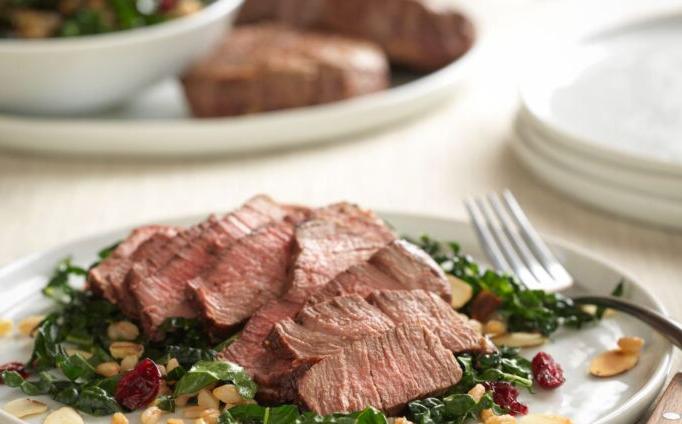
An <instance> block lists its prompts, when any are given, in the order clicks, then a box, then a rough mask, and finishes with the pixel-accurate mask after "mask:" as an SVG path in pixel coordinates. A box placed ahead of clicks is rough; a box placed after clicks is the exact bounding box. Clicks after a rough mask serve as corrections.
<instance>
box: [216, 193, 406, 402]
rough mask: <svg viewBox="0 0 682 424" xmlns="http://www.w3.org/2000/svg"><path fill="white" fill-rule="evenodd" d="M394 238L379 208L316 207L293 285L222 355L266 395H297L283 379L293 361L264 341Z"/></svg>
mask: <svg viewBox="0 0 682 424" xmlns="http://www.w3.org/2000/svg"><path fill="white" fill-rule="evenodd" d="M394 238H395V235H394V234H393V233H392V232H391V230H389V229H388V227H386V226H385V225H384V223H383V222H382V221H381V219H379V218H378V217H377V216H376V215H375V214H374V213H373V212H371V211H366V210H364V209H361V208H358V207H357V206H354V205H351V204H348V203H339V204H335V205H331V206H328V207H325V208H321V209H318V210H315V211H314V212H313V215H312V217H311V219H310V220H308V221H306V222H304V223H302V224H300V225H299V226H298V227H297V229H296V234H295V247H294V251H295V253H294V255H295V259H294V262H293V266H292V270H291V281H290V282H289V287H288V291H287V292H286V293H285V295H284V296H282V297H281V298H280V299H278V300H274V301H270V302H269V303H267V304H266V305H265V306H263V307H262V308H261V309H259V310H258V311H257V312H256V313H255V314H254V315H253V316H252V317H251V318H250V319H249V321H248V322H247V324H246V326H245V327H244V329H243V330H242V332H241V333H240V336H239V338H238V339H237V340H236V341H235V342H234V343H232V344H231V345H230V346H229V347H228V348H227V349H226V350H225V351H223V352H221V354H220V356H221V357H222V358H224V359H226V360H229V361H232V362H236V363H238V364H240V365H242V366H243V367H244V368H245V369H246V370H247V371H248V372H249V374H251V375H252V376H253V377H254V379H255V380H256V382H257V383H258V384H259V392H258V396H259V397H260V398H261V399H264V400H269V401H273V402H276V401H280V400H281V401H286V400H287V399H290V398H292V396H293V394H290V393H280V391H281V390H282V389H281V388H280V386H281V385H280V384H279V380H280V379H282V378H287V376H288V374H289V373H290V371H291V364H290V363H289V362H290V361H289V360H288V359H282V358H278V357H276V356H274V355H273V354H272V353H271V352H270V351H269V350H267V349H266V347H265V345H264V341H265V339H266V337H267V336H268V334H270V332H271V331H272V328H273V326H274V325H275V324H276V323H277V322H279V321H280V320H282V319H285V318H288V317H293V316H295V315H296V314H297V313H298V312H299V310H300V309H301V308H302V307H303V306H304V304H305V302H306V300H307V299H308V297H309V296H310V294H311V293H313V292H314V291H315V290H317V289H318V288H319V287H320V286H322V285H323V284H325V283H326V282H328V281H329V280H330V279H332V278H333V277H334V276H335V275H336V274H338V273H340V272H342V271H344V270H345V269H347V268H349V267H350V266H352V265H355V264H358V263H362V262H364V261H366V260H367V259H368V258H369V257H370V256H371V255H372V254H373V253H374V252H376V251H377V250H379V249H380V248H382V247H383V246H385V245H386V244H387V243H389V242H391V241H392V240H393V239H394Z"/></svg>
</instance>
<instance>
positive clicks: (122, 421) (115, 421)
mask: <svg viewBox="0 0 682 424" xmlns="http://www.w3.org/2000/svg"><path fill="white" fill-rule="evenodd" d="M111 424H128V418H126V416H125V415H123V414H122V413H120V412H117V413H115V414H114V415H112V416H111Z"/></svg>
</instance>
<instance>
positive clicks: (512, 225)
mask: <svg viewBox="0 0 682 424" xmlns="http://www.w3.org/2000/svg"><path fill="white" fill-rule="evenodd" d="M464 205H465V207H466V209H467V212H468V213H469V216H470V217H471V220H472V223H473V225H474V229H475V230H476V235H477V236H478V238H479V241H480V242H481V246H482V247H483V249H484V251H485V253H486V254H487V255H488V257H489V258H490V260H491V261H492V263H493V265H494V266H495V268H497V270H498V271H503V272H508V273H512V274H515V275H516V276H517V277H518V278H519V279H520V280H521V281H522V282H523V283H524V284H525V285H526V286H528V287H529V288H533V289H536V288H537V289H539V288H542V289H543V290H546V291H558V290H562V289H565V288H567V287H569V286H570V285H572V284H573V278H572V277H571V276H570V274H569V273H568V272H567V271H566V269H565V268H564V267H563V265H561V263H560V262H559V261H558V260H557V259H556V257H555V256H554V255H553V254H552V252H551V251H550V250H549V248H548V247H547V245H546V244H545V242H544V241H542V238H540V235H539V234H538V232H537V231H535V229H534V228H533V226H532V225H531V224H530V221H529V220H528V217H527V216H526V214H525V213H524V212H523V210H522V209H521V206H519V203H518V202H517V201H516V198H514V195H513V194H512V193H511V192H510V191H509V190H505V191H504V192H503V193H502V196H500V195H498V194H497V193H489V194H488V195H487V196H486V197H484V198H469V199H467V200H465V201H464Z"/></svg>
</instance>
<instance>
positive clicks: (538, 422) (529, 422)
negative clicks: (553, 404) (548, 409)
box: [519, 414, 573, 424]
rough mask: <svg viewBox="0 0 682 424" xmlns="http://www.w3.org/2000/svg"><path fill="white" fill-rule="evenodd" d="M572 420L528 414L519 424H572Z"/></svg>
mask: <svg viewBox="0 0 682 424" xmlns="http://www.w3.org/2000/svg"><path fill="white" fill-rule="evenodd" d="M572 423H573V421H571V419H570V418H566V417H562V416H560V415H551V414H528V415H525V416H524V417H523V418H521V419H520V420H519V424H572Z"/></svg>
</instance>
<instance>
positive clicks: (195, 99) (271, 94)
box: [182, 24, 389, 117]
mask: <svg viewBox="0 0 682 424" xmlns="http://www.w3.org/2000/svg"><path fill="white" fill-rule="evenodd" d="M388 82H389V76H388V63H387V60H386V58H385V56H384V54H383V52H382V51H381V50H380V49H379V48H378V47H376V46H374V45H373V44H371V43H369V42H365V41H358V40H355V39H351V38H347V37H342V36H334V35H327V34H318V33H313V32H301V31H299V30H296V29H292V28H288V27H285V26H282V25H275V24H259V25H248V26H241V27H237V28H236V29H234V30H233V31H232V32H231V33H230V34H229V35H228V36H226V38H225V41H224V43H223V44H222V45H221V46H220V47H219V48H218V49H217V50H215V51H214V52H213V53H212V54H211V55H210V56H208V57H206V58H204V59H203V60H201V61H200V62H198V63H197V64H196V65H194V66H193V67H191V68H190V69H189V70H188V71H187V73H186V74H185V75H184V76H183V78H182V83H183V86H184V89H185V94H186V96H187V99H188V101H189V104H190V107H191V109H192V112H193V113H194V115H196V116H199V117H215V116H228V115H241V114H246V113H255V112H264V111H272V110H277V109H285V108H293V107H302V106H309V105H316V104H321V103H328V102H333V101H337V100H342V99H347V98H350V97H355V96H359V95H363V94H367V93H371V92H374V91H378V90H382V89H384V88H386V87H387V86H388Z"/></svg>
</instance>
